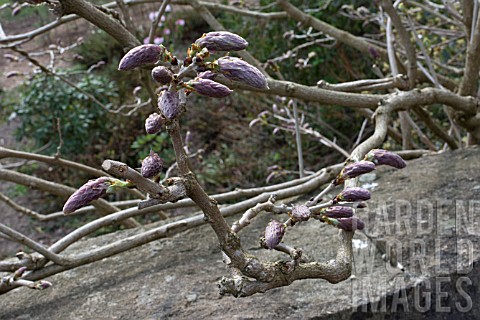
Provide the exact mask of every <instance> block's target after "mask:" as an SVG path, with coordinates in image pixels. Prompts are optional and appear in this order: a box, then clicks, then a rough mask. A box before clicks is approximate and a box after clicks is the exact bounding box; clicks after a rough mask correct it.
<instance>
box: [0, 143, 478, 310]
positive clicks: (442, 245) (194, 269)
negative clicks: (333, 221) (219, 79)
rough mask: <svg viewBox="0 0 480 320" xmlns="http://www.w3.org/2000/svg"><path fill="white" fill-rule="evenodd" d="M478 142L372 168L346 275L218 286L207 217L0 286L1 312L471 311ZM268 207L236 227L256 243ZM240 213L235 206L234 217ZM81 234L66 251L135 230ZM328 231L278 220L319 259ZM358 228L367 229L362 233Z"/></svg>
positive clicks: (267, 254) (332, 234) (333, 237)
mask: <svg viewBox="0 0 480 320" xmlns="http://www.w3.org/2000/svg"><path fill="white" fill-rule="evenodd" d="M479 169H480V150H479V149H478V148H469V149H466V150H461V151H454V152H445V153H442V154H439V155H434V156H426V157H423V158H420V159H417V160H412V161H409V162H408V166H407V168H405V169H403V170H394V169H391V168H380V169H379V170H377V173H376V174H377V178H376V180H374V181H370V182H369V183H368V186H369V187H371V188H373V189H372V200H371V201H369V202H368V203H369V206H368V208H367V209H365V210H363V211H362V212H361V213H359V215H360V216H361V217H362V219H364V221H365V223H366V228H365V234H364V233H361V232H357V233H356V234H355V237H354V248H355V268H354V276H352V277H351V278H350V279H348V280H346V281H344V282H341V283H338V284H335V285H333V284H330V283H328V282H326V281H324V280H303V281H297V282H294V283H293V284H292V285H290V286H289V287H284V288H278V289H275V290H271V291H268V292H267V293H265V294H256V295H254V296H251V297H246V298H233V297H231V296H224V297H222V296H220V295H219V293H218V288H217V286H216V282H217V281H218V280H219V279H220V278H221V277H222V276H224V275H227V274H228V271H227V270H226V268H225V266H224V265H223V263H222V261H221V260H222V257H221V254H220V250H219V248H218V245H217V243H216V239H215V236H214V234H213V232H212V231H211V229H210V227H209V226H207V225H204V226H201V227H198V228H196V229H193V230H190V231H187V232H184V233H182V234H179V235H176V236H174V237H172V238H169V239H163V240H159V241H155V242H152V243H149V244H147V245H144V246H142V247H140V248H137V249H134V250H131V251H128V252H125V253H123V254H119V255H116V256H114V257H111V258H107V259H104V260H102V261H98V262H95V263H92V264H90V265H86V266H82V267H79V268H76V269H73V270H70V271H67V272H64V273H61V274H57V275H55V276H52V277H50V278H49V279H48V280H49V281H50V282H52V283H53V287H52V288H50V289H48V290H44V291H32V290H29V289H26V288H19V289H15V290H13V291H11V292H9V293H7V294H5V295H3V296H1V297H0V318H1V319H165V318H175V319H228V318H231V319H274V318H280V319H309V318H312V319H313V318H314V319H323V318H327V317H331V318H333V319H364V318H369V319H385V318H390V317H392V318H393V317H394V318H396V319H424V318H429V317H435V318H442V319H447V318H452V319H474V318H478V315H479V314H480V304H479V303H478V301H479V298H480V292H479V290H480V289H479V288H480V287H479V283H480V282H479V277H480V276H479V275H480V273H479V271H480V267H479V261H478V260H479V256H480V254H479V248H480V246H479V234H480V228H479V223H480V170H479ZM271 218H272V217H271V216H270V215H269V214H265V213H264V214H261V215H260V216H259V217H258V218H257V219H256V220H254V221H253V223H252V224H251V225H250V226H249V227H248V228H246V229H245V230H243V231H242V232H241V233H240V235H241V237H242V243H243V244H244V246H245V248H247V249H248V250H251V251H252V252H253V253H254V254H256V255H258V256H260V257H263V258H270V259H285V258H286V257H285V256H284V255H282V254H280V253H277V252H274V251H270V250H269V251H267V250H263V249H260V248H259V241H258V239H259V236H260V234H261V233H262V231H263V230H264V228H265V226H266V224H267V223H268V221H269V220H270V219H271ZM237 219H238V217H237ZM138 232H139V230H126V231H122V232H117V233H115V234H109V235H104V236H101V237H97V238H90V239H86V240H84V241H81V242H79V243H77V244H76V245H74V246H72V247H71V248H69V249H68V250H67V252H68V253H74V252H76V251H79V250H86V249H88V248H92V247H95V246H100V245H104V244H106V243H110V242H113V241H115V240H117V239H119V238H121V237H125V236H127V235H131V234H134V233H138ZM337 233H338V230H336V229H334V228H332V227H330V226H326V225H323V224H321V223H320V222H318V221H309V222H307V223H300V224H298V225H297V226H295V228H293V229H292V230H288V232H287V234H286V236H285V238H284V242H286V243H288V244H292V245H295V246H297V247H301V248H303V249H304V251H305V253H306V254H307V255H308V256H310V257H312V258H315V259H317V260H319V261H328V260H330V259H332V258H334V257H335V250H336V244H337V241H338V240H337V239H338V238H337ZM367 235H368V237H367Z"/></svg>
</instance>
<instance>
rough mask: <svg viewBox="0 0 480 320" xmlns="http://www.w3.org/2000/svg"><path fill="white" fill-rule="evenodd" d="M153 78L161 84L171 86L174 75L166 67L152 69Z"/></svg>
mask: <svg viewBox="0 0 480 320" xmlns="http://www.w3.org/2000/svg"><path fill="white" fill-rule="evenodd" d="M152 78H153V80H155V81H156V82H158V83H160V84H169V83H170V82H172V80H173V73H172V71H170V70H169V69H168V68H166V67H164V66H160V67H155V68H153V69H152Z"/></svg>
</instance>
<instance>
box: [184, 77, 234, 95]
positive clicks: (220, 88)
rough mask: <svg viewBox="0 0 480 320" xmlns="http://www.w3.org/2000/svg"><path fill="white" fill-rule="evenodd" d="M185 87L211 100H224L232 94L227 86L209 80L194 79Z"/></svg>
mask: <svg viewBox="0 0 480 320" xmlns="http://www.w3.org/2000/svg"><path fill="white" fill-rule="evenodd" d="M187 85H188V86H190V87H191V88H192V89H193V91H195V92H196V93H198V94H199V95H202V96H207V97H212V98H225V97H226V96H228V95H229V94H230V93H232V90H230V89H229V88H228V87H227V86H224V85H223V84H221V83H218V82H215V81H212V80H209V79H202V78H195V79H194V80H192V81H189V82H188V83H187Z"/></svg>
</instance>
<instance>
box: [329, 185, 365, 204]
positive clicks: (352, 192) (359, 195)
mask: <svg viewBox="0 0 480 320" xmlns="http://www.w3.org/2000/svg"><path fill="white" fill-rule="evenodd" d="M370 196H371V195H370V191H368V190H367V189H363V188H359V187H353V188H346V189H343V191H342V192H340V194H338V195H337V196H336V197H335V199H334V200H336V202H339V201H347V202H356V201H366V200H368V199H370Z"/></svg>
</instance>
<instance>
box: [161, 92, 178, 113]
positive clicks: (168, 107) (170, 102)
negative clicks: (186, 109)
mask: <svg viewBox="0 0 480 320" xmlns="http://www.w3.org/2000/svg"><path fill="white" fill-rule="evenodd" d="M158 108H159V109H160V111H162V113H163V115H164V116H165V117H166V118H167V119H173V118H175V117H176V116H177V115H179V114H180V112H181V111H182V107H181V105H180V98H179V97H178V92H173V91H163V92H162V93H161V94H160V97H159V98H158Z"/></svg>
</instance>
